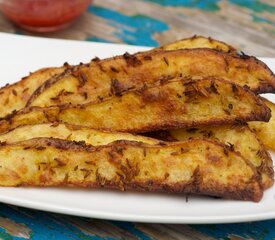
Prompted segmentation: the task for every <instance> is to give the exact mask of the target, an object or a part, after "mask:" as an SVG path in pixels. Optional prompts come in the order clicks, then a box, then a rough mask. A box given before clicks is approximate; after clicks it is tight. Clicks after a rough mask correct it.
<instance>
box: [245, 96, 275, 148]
mask: <svg viewBox="0 0 275 240" xmlns="http://www.w3.org/2000/svg"><path fill="white" fill-rule="evenodd" d="M262 100H263V102H264V103H265V104H266V105H267V106H268V107H269V108H270V109H271V113H272V116H271V118H270V120H269V122H267V123H264V122H250V123H249V127H250V128H251V129H253V130H254V131H255V132H256V134H257V135H258V137H259V138H260V140H261V141H262V142H263V144H264V145H265V146H267V147H268V148H270V149H272V150H275V104H274V103H272V102H270V101H268V100H267V99H264V98H262Z"/></svg>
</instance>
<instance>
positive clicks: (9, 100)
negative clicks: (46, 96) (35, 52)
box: [0, 67, 65, 117]
mask: <svg viewBox="0 0 275 240" xmlns="http://www.w3.org/2000/svg"><path fill="white" fill-rule="evenodd" d="M64 69H65V67H61V68H43V69H40V70H38V71H36V72H34V73H31V74H30V75H29V76H27V77H24V78H22V80H21V81H19V82H17V83H14V84H11V85H7V86H5V87H3V88H1V89H0V106H2V107H1V109H0V117H4V116H6V115H7V114H9V113H11V112H12V111H14V110H19V109H21V108H24V107H25V106H26V103H27V101H28V100H29V98H30V96H31V95H32V94H33V92H34V91H35V90H36V89H37V88H38V87H39V86H40V85H41V84H42V83H44V82H45V81H46V80H48V79H49V78H52V77H53V76H54V75H56V74H60V73H62V72H63V71H64Z"/></svg>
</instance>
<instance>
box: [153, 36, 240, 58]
mask: <svg viewBox="0 0 275 240" xmlns="http://www.w3.org/2000/svg"><path fill="white" fill-rule="evenodd" d="M194 48H211V49H216V50H219V51H223V52H228V53H230V54H236V55H237V50H236V49H235V48H234V47H232V46H230V45H228V44H227V43H225V42H221V41H218V40H215V39H212V38H211V37H204V36H197V35H194V36H193V37H191V38H185V39H181V40H178V41H176V42H173V43H168V44H166V45H164V46H162V47H160V48H155V49H153V50H179V49H194Z"/></svg>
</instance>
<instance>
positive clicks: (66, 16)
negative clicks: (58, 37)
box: [1, 0, 91, 32]
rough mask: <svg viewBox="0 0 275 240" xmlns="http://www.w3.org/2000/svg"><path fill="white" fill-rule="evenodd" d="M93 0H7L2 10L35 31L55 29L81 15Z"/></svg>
mask: <svg viewBox="0 0 275 240" xmlns="http://www.w3.org/2000/svg"><path fill="white" fill-rule="evenodd" d="M90 3H91V0H6V1H4V3H2V4H1V9H2V12H3V13H4V14H5V15H6V16H7V17H8V18H9V19H10V20H12V21H13V22H15V23H16V24H18V25H19V26H21V27H23V28H25V29H27V30H30V31H35V32H45V31H46V32H47V31H54V30H57V29H60V28H63V27H65V26H66V25H68V24H69V23H70V22H72V21H73V20H74V19H75V18H77V17H78V16H80V15H81V14H82V13H83V12H84V11H85V10H86V9H87V7H88V6H89V4H90Z"/></svg>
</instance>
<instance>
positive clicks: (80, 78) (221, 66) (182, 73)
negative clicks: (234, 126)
mask: <svg viewBox="0 0 275 240" xmlns="http://www.w3.org/2000/svg"><path fill="white" fill-rule="evenodd" d="M76 69H77V70H76ZM209 76H211V77H218V78H224V79H226V80H228V81H232V82H234V83H237V84H239V85H241V86H248V87H249V88H250V89H251V90H252V91H254V92H255V93H261V92H275V76H274V74H273V73H272V72H271V70H269V69H268V67H267V66H266V65H265V64H264V63H262V62H261V61H259V60H257V59H256V58H254V57H249V56H246V55H242V56H235V55H234V56H233V55H231V54H228V53H224V52H221V51H216V50H212V49H183V50H175V51H153V52H150V53H137V54H134V55H130V54H128V53H126V54H124V55H123V56H117V57H114V58H109V59H105V60H99V59H94V60H93V61H91V63H90V64H86V65H82V66H79V67H78V68H75V69H74V70H71V72H70V73H69V72H68V74H66V76H64V75H62V74H61V75H60V76H59V77H56V78H53V79H49V80H47V81H46V82H45V83H44V84H42V85H41V86H40V87H39V88H38V89H37V90H36V91H35V92H34V93H33V95H32V96H31V98H30V99H29V101H28V103H27V106H40V107H46V106H52V105H59V104H62V103H72V104H83V103H88V102H91V101H95V100H96V99H97V98H98V97H106V96H108V94H109V93H110V89H111V87H112V83H113V82H115V83H116V85H115V87H118V88H120V89H124V90H125V91H127V90H128V89H132V88H136V87H138V86H140V85H143V84H144V83H146V84H150V83H154V82H156V81H159V80H160V79H162V80H163V81H165V80H167V79H173V78H175V77H188V78H190V77H192V78H193V79H197V78H203V77H209ZM112 93H113V94H116V92H115V91H114V92H112Z"/></svg>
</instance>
